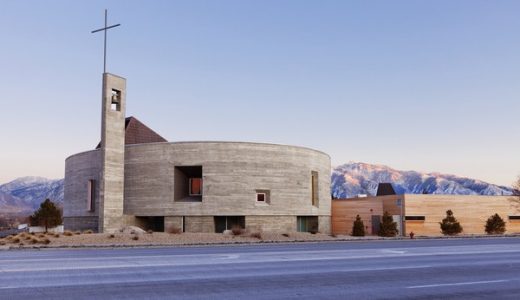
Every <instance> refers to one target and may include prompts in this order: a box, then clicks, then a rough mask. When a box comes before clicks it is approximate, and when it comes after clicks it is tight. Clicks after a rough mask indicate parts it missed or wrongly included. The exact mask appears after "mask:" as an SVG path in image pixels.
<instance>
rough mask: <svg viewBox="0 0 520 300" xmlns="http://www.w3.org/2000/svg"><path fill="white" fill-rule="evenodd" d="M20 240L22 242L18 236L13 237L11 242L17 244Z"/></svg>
mask: <svg viewBox="0 0 520 300" xmlns="http://www.w3.org/2000/svg"><path fill="white" fill-rule="evenodd" d="M19 242H20V238H19V237H17V236H16V237H14V238H12V239H11V243H14V244H16V243H19Z"/></svg>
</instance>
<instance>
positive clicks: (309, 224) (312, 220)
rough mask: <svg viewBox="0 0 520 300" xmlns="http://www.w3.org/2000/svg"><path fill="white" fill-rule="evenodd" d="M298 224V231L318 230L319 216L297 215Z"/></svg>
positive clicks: (314, 231)
mask: <svg viewBox="0 0 520 300" xmlns="http://www.w3.org/2000/svg"><path fill="white" fill-rule="evenodd" d="M296 226H297V231H298V232H311V233H317V232H318V229H319V227H318V217H317V216H298V217H296Z"/></svg>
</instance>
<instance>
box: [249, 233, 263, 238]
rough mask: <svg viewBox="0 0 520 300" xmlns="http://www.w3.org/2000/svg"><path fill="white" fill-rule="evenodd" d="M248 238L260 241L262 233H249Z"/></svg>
mask: <svg viewBox="0 0 520 300" xmlns="http://www.w3.org/2000/svg"><path fill="white" fill-rule="evenodd" d="M249 236H250V237H252V238H255V239H259V240H261V239H262V233H261V232H259V231H256V232H251V234H250V235H249Z"/></svg>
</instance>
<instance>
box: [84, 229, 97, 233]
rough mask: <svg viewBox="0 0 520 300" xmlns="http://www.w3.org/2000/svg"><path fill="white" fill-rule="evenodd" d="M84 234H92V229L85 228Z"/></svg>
mask: <svg viewBox="0 0 520 300" xmlns="http://www.w3.org/2000/svg"><path fill="white" fill-rule="evenodd" d="M83 233H84V234H93V233H94V231H92V229H88V230H85V231H83Z"/></svg>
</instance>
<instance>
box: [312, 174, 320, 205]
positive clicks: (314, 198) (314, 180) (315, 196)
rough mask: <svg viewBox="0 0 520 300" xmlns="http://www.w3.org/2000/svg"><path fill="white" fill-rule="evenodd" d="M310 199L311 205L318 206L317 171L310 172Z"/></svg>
mask: <svg viewBox="0 0 520 300" xmlns="http://www.w3.org/2000/svg"><path fill="white" fill-rule="evenodd" d="M311 200H312V205H313V206H316V207H318V205H319V189H318V172H316V171H312V172H311Z"/></svg>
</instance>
